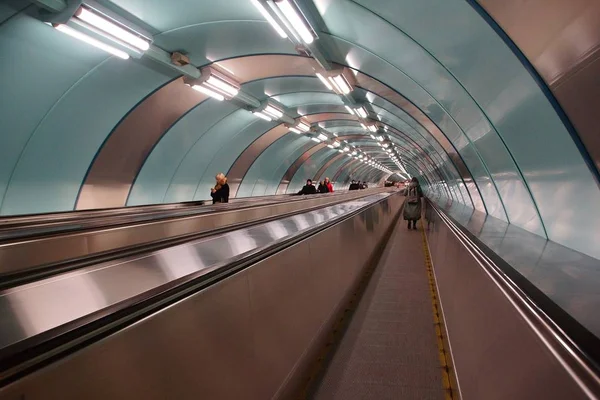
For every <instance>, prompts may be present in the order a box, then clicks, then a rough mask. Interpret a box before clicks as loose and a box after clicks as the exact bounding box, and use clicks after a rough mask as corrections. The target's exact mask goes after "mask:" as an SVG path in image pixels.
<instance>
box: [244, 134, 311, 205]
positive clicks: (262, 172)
mask: <svg viewBox="0 0 600 400" xmlns="http://www.w3.org/2000/svg"><path fill="white" fill-rule="evenodd" d="M308 141H309V139H308V138H307V137H306V136H301V135H297V134H295V133H287V134H285V135H283V137H281V138H279V139H277V140H276V141H275V142H274V143H272V144H271V145H270V146H269V147H267V148H266V149H265V150H264V151H263V152H262V153H261V154H260V155H259V156H258V157H257V158H256V160H255V161H254V163H253V164H252V166H251V167H250V168H249V169H248V172H247V173H246V176H244V179H243V180H242V183H241V184H240V187H239V189H238V193H237V197H250V196H264V195H266V194H275V192H276V191H277V185H279V182H280V181H281V177H282V176H283V173H284V172H285V171H284V172H282V173H281V175H279V176H277V175H275V176H274V172H275V171H276V170H277V169H278V168H277V167H279V165H281V163H283V162H284V161H285V160H287V163H286V164H287V165H291V164H292V163H293V162H294V160H290V157H289V156H290V154H292V153H293V152H294V150H296V149H297V148H298V147H301V146H302V145H303V144H306V143H307V142H308ZM268 187H271V188H272V193H266V191H267V188H268Z"/></svg>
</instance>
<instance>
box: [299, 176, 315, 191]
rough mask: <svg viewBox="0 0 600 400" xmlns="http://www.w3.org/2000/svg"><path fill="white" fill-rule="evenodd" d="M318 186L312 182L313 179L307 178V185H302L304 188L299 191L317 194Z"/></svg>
mask: <svg viewBox="0 0 600 400" xmlns="http://www.w3.org/2000/svg"><path fill="white" fill-rule="evenodd" d="M316 193H317V188H316V187H315V185H313V183H312V179H307V180H306V185H304V186H302V189H300V191H299V192H298V194H299V195H303V194H316Z"/></svg>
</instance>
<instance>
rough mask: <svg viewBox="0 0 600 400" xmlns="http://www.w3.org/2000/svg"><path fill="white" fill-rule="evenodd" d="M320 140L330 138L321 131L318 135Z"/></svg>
mask: <svg viewBox="0 0 600 400" xmlns="http://www.w3.org/2000/svg"><path fill="white" fill-rule="evenodd" d="M317 137H318V138H319V139H320V140H327V139H329V138H328V137H327V136H326V135H324V134H322V133H319V136H317Z"/></svg>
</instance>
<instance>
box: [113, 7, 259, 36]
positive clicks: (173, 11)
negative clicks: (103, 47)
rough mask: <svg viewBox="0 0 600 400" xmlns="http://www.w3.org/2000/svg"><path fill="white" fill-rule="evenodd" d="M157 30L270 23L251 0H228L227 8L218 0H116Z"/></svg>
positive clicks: (126, 9)
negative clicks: (250, 21) (216, 24)
mask: <svg viewBox="0 0 600 400" xmlns="http://www.w3.org/2000/svg"><path fill="white" fill-rule="evenodd" d="M102 3H103V4H105V5H110V3H113V4H115V5H117V6H119V7H121V8H122V9H123V10H125V11H127V12H128V13H130V14H132V15H134V16H135V17H137V18H139V19H140V20H142V21H144V22H145V23H146V24H148V25H150V26H151V27H153V28H154V29H155V30H156V31H157V32H165V31H171V30H174V29H177V28H181V27H185V26H190V25H197V24H205V23H208V22H219V21H244V20H254V21H260V22H264V23H265V24H266V23H267V22H266V21H265V20H264V18H262V16H261V15H260V13H259V12H258V10H257V9H256V8H255V7H254V6H253V5H252V3H251V2H249V1H247V0H228V1H227V7H217V4H215V2H214V0H169V1H164V0H112V1H110V2H109V1H106V0H105V1H102Z"/></svg>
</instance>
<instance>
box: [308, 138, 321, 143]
mask: <svg viewBox="0 0 600 400" xmlns="http://www.w3.org/2000/svg"><path fill="white" fill-rule="evenodd" d="M310 140H312V141H313V142H317V143H321V139H317V138H316V137H312V138H310Z"/></svg>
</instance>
